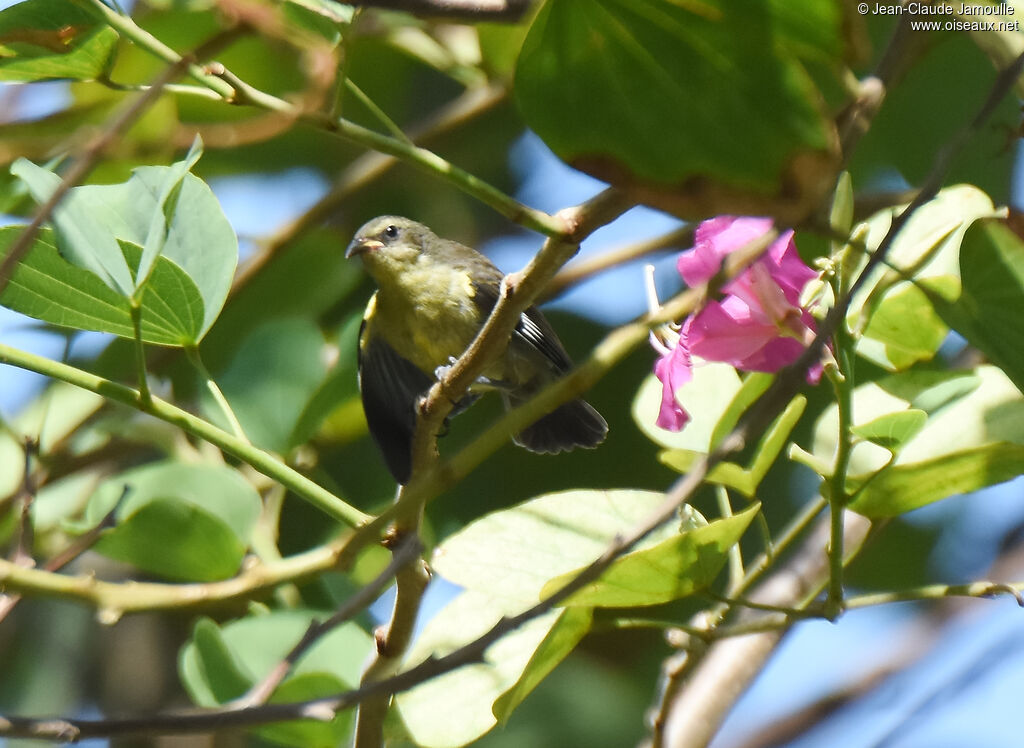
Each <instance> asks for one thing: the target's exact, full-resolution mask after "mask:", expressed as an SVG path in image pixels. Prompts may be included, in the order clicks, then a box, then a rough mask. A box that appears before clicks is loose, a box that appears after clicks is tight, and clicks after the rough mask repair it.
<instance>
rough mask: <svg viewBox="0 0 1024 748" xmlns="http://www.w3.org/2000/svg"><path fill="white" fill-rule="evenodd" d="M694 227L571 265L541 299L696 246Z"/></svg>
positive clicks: (555, 279) (567, 266) (618, 248)
mask: <svg viewBox="0 0 1024 748" xmlns="http://www.w3.org/2000/svg"><path fill="white" fill-rule="evenodd" d="M693 232H694V228H693V227H692V226H680V227H679V228H677V229H673V230H672V231H669V232H668V233H666V234H662V235H661V236H655V237H652V238H650V239H645V240H643V241H639V242H632V243H630V244H626V245H623V246H621V247H616V248H615V249H611V250H609V251H607V252H602V253H601V254H599V255H597V256H595V257H590V258H588V259H585V260H578V261H576V262H572V263H570V264H569V265H566V267H565V268H564V269H563V270H561V271H560V272H559V273H558V275H556V276H555V277H554V278H553V279H552V280H551V282H550V283H549V284H548V285H547V288H545V289H544V294H543V296H542V297H541V298H542V299H549V298H553V297H555V296H558V295H559V294H560V293H562V292H563V291H564V290H565V289H567V288H568V287H569V286H574V285H576V284H577V283H581V282H583V281H585V280H587V279H588V278H590V277H591V276H593V275H597V274H598V273H602V272H604V271H605V270H609V269H611V268H613V267H617V266H619V265H623V264H625V263H627V262H632V261H633V260H638V259H640V258H642V257H646V256H647V255H650V254H654V253H655V252H661V251H663V250H666V249H673V248H675V249H682V248H684V247H689V246H692V245H693Z"/></svg>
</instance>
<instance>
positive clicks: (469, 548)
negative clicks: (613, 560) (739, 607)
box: [432, 491, 703, 603]
mask: <svg viewBox="0 0 1024 748" xmlns="http://www.w3.org/2000/svg"><path fill="white" fill-rule="evenodd" d="M662 501H664V495H663V494H661V493H658V492H654V491H564V492H562V493H553V494H548V495H546V496H540V497H538V498H535V499H531V500H530V501H526V502H524V503H522V504H519V505H518V506H515V507H512V508H511V509H505V510H502V511H498V512H493V513H491V514H488V515H486V516H484V517H481V518H480V519H478V520H476V521H475V522H471V523H470V524H469V525H467V526H466V527H464V528H463V529H462V530H460V531H459V532H457V533H455V534H454V535H452V536H451V537H449V538H447V539H446V540H445V541H444V542H443V543H441V545H440V546H438V548H437V550H436V551H435V553H434V557H433V560H432V564H433V567H434V569H435V570H436V571H437V572H438V573H439V574H441V575H442V576H443V577H445V578H446V579H449V580H451V581H453V582H455V583H456V584H459V585H461V586H463V587H466V588H469V589H473V590H477V591H480V592H486V593H488V594H490V595H499V596H501V597H502V598H505V599H509V600H514V601H516V602H522V603H534V602H537V600H538V599H540V594H541V589H542V588H543V587H544V585H545V584H546V583H547V581H548V580H549V579H552V578H553V577H557V576H560V575H562V574H564V573H566V572H568V571H571V570H573V569H578V568H579V567H581V566H584V565H586V564H588V563H590V562H591V561H593V560H594V559H595V558H597V557H598V556H599V555H600V554H601V553H602V552H603V551H604V550H605V548H606V547H607V546H608V544H609V543H610V542H611V541H612V539H613V538H614V537H615V536H616V535H618V534H621V533H624V532H627V531H629V530H630V529H632V528H633V527H635V526H636V525H637V524H638V523H640V522H642V521H644V520H645V519H647V518H648V517H649V516H650V513H651V512H652V511H653V510H654V509H655V508H656V507H657V506H658V505H659V504H660V503H661V502H662ZM684 512H685V516H686V518H687V520H686V521H687V523H688V526H697V525H699V524H700V523H702V522H703V520H702V519H700V516H699V515H698V514H697V513H696V512H695V511H693V510H691V509H689V507H684ZM678 529H679V526H678V524H677V525H675V526H667V527H662V528H659V529H658V530H656V531H655V532H654V533H652V534H651V536H650V537H649V538H648V539H647V540H646V541H645V543H644V546H648V545H652V544H654V543H657V542H659V541H661V540H664V539H665V538H669V537H672V536H674V535H675V534H676V533H677V532H678Z"/></svg>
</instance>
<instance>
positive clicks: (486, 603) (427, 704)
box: [395, 590, 590, 748]
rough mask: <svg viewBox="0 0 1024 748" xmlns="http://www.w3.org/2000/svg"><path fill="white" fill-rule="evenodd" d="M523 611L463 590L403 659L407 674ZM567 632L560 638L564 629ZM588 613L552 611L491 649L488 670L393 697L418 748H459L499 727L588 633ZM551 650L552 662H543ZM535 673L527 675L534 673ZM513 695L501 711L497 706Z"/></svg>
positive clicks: (471, 668) (477, 667)
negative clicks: (539, 678) (527, 692)
mask: <svg viewBox="0 0 1024 748" xmlns="http://www.w3.org/2000/svg"><path fill="white" fill-rule="evenodd" d="M523 607H524V606H523V604H522V603H519V602H514V601H510V600H509V599H508V598H506V597H498V596H496V595H493V594H491V593H488V592H484V591H477V590H466V591H464V592H463V593H462V594H460V595H459V596H458V597H456V598H455V599H454V600H452V601H451V602H450V603H448V605H446V606H445V607H444V608H443V609H442V610H441V612H439V613H438V614H437V615H436V616H434V617H433V618H432V619H431V620H430V621H429V622H428V623H427V625H426V626H425V627H424V629H423V632H422V633H421V634H420V635H419V636H418V637H417V639H416V641H415V642H414V643H413V646H412V648H411V650H410V651H409V653H408V654H407V655H406V658H405V663H406V667H412V666H414V665H416V664H418V663H419V662H422V661H423V660H424V659H426V658H427V657H429V656H431V655H433V656H435V657H439V656H443V655H445V654H447V653H449V652H451V651H453V650H455V649H457V648H458V647H460V646H462V645H463V644H466V643H468V642H471V641H473V640H474V639H476V638H478V637H479V636H480V635H481V634H483V633H485V632H486V631H488V630H489V629H491V628H492V627H493V626H494V625H495V624H496V623H497V622H498V621H500V620H501V619H502V617H504V616H506V615H513V614H515V613H519V612H521V610H522V608H523ZM562 621H566V622H567V623H565V624H564V625H565V629H564V630H563V631H562V632H561V633H559V632H558V631H557V629H558V627H559V624H560V622H562ZM589 622H590V617H589V615H587V613H583V614H580V613H576V612H571V611H570V610H568V609H561V610H551V611H549V612H547V613H545V614H544V615H541V616H538V617H537V618H534V619H533V620H531V621H529V622H527V623H526V624H524V625H523V626H521V627H520V628H518V629H516V630H515V631H514V632H512V633H511V634H509V635H508V636H505V637H502V638H501V639H500V640H499V641H497V642H495V643H494V644H493V645H491V647H489V648H488V650H487V652H486V654H485V659H484V662H482V663H479V664H473V665H467V666H465V667H461V668H459V669H457V670H454V671H452V672H449V673H445V674H444V675H441V676H439V677H437V678H432V679H430V680H429V681H426V682H425V683H422V684H421V685H419V686H416V687H415V688H413V689H411V690H409V691H406V692H405V693H400V694H398V695H397V696H396V697H395V701H396V703H397V704H398V710H399V713H400V714H401V716H402V721H403V722H404V723H405V726H406V729H407V730H408V731H409V734H410V735H411V736H412V738H413V740H414V741H415V743H416V744H417V745H422V746H431V747H432V748H443V747H446V746H462V745H465V744H467V743H469V742H472V741H473V740H476V739H477V738H478V737H480V736H481V735H483V734H484V733H486V732H487V731H488V730H490V729H491V728H493V727H494V726H495V725H496V724H497V723H498V718H497V717H496V716H495V714H496V713H499V714H500V715H501V716H502V718H506V717H507V716H508V712H509V711H510V709H511V708H512V707H514V706H515V705H516V704H517V703H518V700H521V698H522V697H523V696H525V690H528V688H530V687H532V681H533V680H534V679H535V678H536V677H537V676H538V675H541V674H543V673H544V672H546V671H547V670H550V669H551V668H553V667H554V666H555V664H557V660H555V659H554V657H556V656H557V657H558V658H561V657H564V656H565V654H567V653H568V651H569V650H571V649H572V647H573V646H574V645H575V643H576V641H578V640H579V637H582V635H583V634H584V633H586V629H587V627H588V626H589ZM542 650H547V656H545V655H542V654H541V652H542ZM531 663H532V664H533V667H534V668H535V670H533V672H532V673H529V674H528V673H527V671H528V669H529V668H530V667H531ZM511 689H514V690H515V693H514V694H513V695H511V696H509V697H508V699H507V700H506V701H505V702H502V703H501V705H497V704H496V702H497V701H498V699H499V698H500V697H501V696H502V694H504V693H505V692H507V691H510V690H511Z"/></svg>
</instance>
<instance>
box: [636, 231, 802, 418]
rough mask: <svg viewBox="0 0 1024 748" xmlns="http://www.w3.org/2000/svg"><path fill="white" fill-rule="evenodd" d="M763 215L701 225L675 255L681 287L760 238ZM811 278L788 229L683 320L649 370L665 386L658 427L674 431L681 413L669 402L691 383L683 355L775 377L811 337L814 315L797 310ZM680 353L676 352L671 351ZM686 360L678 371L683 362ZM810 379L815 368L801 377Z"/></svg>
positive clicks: (708, 275)
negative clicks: (717, 296)
mask: <svg viewBox="0 0 1024 748" xmlns="http://www.w3.org/2000/svg"><path fill="white" fill-rule="evenodd" d="M771 228H772V221H771V219H769V218H745V217H735V216H719V217H718V218H712V219H710V220H707V221H704V222H703V223H702V224H701V225H700V226H699V227H698V228H697V233H696V246H695V247H694V248H693V249H691V250H689V251H687V252H683V253H682V254H681V255H680V256H679V260H678V263H677V266H678V268H679V273H680V275H682V276H683V280H685V281H686V283H687V285H689V286H695V285H699V284H701V283H705V282H707V281H708V280H710V279H711V278H712V277H714V275H715V274H716V273H718V271H719V270H720V268H721V266H722V261H723V260H724V259H725V258H726V256H728V255H729V253H731V252H734V251H736V250H737V249H740V248H741V247H743V246H745V245H747V244H749V243H750V242H752V241H754V240H756V239H757V238H758V237H761V236H763V235H764V234H765V233H767V232H768V231H769V230H771ZM815 277H817V273H815V272H814V270H812V269H811V268H809V267H807V265H805V264H804V262H803V260H801V259H800V255H799V254H797V251H796V245H795V244H794V242H793V232H792V231H787V232H785V233H783V234H782V235H780V236H779V238H778V239H776V240H775V241H774V242H772V244H771V245H770V246H769V247H768V249H767V250H766V251H765V253H764V254H763V255H761V257H760V258H758V259H757V260H756V261H754V262H753V263H752V264H751V265H750V267H748V268H747V269H746V270H744V271H743V272H741V273H740V274H739V275H738V276H736V277H735V278H733V279H732V280H731V281H729V282H728V283H727V284H726V285H725V286H724V287H723V288H722V293H723V294H724V297H723V299H722V300H721V301H709V302H707V303H706V304H705V305H704V307H703V308H702V309H700V310H699V311H698V312H697V313H696V314H694V315H693V316H692V317H690V318H689V319H687V320H686V322H685V323H684V325H683V328H682V330H681V331H680V338H679V342H678V344H677V345H676V348H675V349H674V350H669V349H668V348H665V346H660V347H661V348H665V350H664V351H661V352H662V357H661V359H660V360H659V361H658V363H657V365H656V366H655V374H657V376H658V378H659V379H661V381H662V384H663V386H664V394H663V397H662V406H661V411H660V412H659V414H658V425H659V426H662V427H663V428H667V429H669V430H673V431H678V430H679V429H681V428H682V427H683V425H685V423H686V421H687V420H688V418H689V417H688V416H686V417H685V418H682V419H680V418H679V415H678V413H679V412H682V413H683V415H684V416H685V411H683V410H682V408H681V407H680V406H679V404H678V403H677V402H675V394H674V393H675V388H676V387H678V386H679V385H680V384H682V383H683V382H685V381H689V379H690V378H691V370H690V354H693V355H696V356H699V357H701V358H703V359H705V360H706V361H721V362H723V363H727V364H730V365H732V366H734V367H736V368H737V369H742V370H744V371H764V372H774V371H778V370H779V369H782V368H783V367H786V366H789V365H790V364H792V363H793V362H794V361H796V360H797V359H798V358H799V357H800V354H801V353H803V351H804V348H805V347H806V346H807V344H808V343H809V342H810V341H811V339H813V337H814V318H813V317H812V316H811V314H810V313H809V312H808V311H807V310H806V309H804V308H803V307H801V306H800V295H801V293H802V292H803V290H804V286H806V285H807V283H808V282H809V281H810V280H812V279H813V278H815ZM679 349H684V352H683V353H682V354H677V353H676V352H677V351H678V350H679ZM683 358H685V373H684V372H683V363H682V359H683ZM807 377H808V380H809V381H811V382H817V381H818V379H819V378H820V377H821V366H820V365H818V366H815V367H814V368H812V369H811V370H810V371H809V372H808V375H807Z"/></svg>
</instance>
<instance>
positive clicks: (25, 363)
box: [0, 343, 373, 527]
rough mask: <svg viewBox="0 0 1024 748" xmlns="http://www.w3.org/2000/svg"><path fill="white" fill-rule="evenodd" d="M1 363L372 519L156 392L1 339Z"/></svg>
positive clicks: (360, 519)
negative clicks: (168, 427) (119, 408)
mask: <svg viewBox="0 0 1024 748" xmlns="http://www.w3.org/2000/svg"><path fill="white" fill-rule="evenodd" d="M0 363H2V364H10V365H11V366H17V367H18V368H20V369H26V370H28V371H34V372H36V373H38V374H42V375H44V376H47V377H50V378H51V379H59V380H61V381H64V382H67V383H68V384H72V385H74V386H75V387H81V388H82V389H84V390H89V391H90V392H95V393H96V394H98V395H102V396H103V397H105V398H107V399H109V400H114V401H116V402H119V403H123V404H124V405H128V406H130V407H132V408H135V409H136V410H139V411H142V412H143V413H147V414H149V415H151V416H153V417H155V418H159V419H160V420H162V421H166V422H168V423H170V424H173V425H175V426H177V427H178V428H180V429H181V430H182V431H185V432H187V433H189V434H192V435H193V436H197V437H199V438H200V439H203V440H205V441H208V442H209V443H210V444H213V445H214V446H217V447H219V448H220V449H222V450H224V451H225V452H227V453H228V454H230V455H233V456H235V457H237V458H238V459H240V460H242V461H243V462H245V463H247V464H249V465H251V466H252V467H254V468H255V469H256V470H258V471H259V472H261V473H263V474H264V475H266V476H267V477H268V478H272V479H273V480H275V481H277V482H278V483H280V484H282V485H283V486H285V487H286V488H288V489H289V490H290V491H292V492H293V493H295V494H296V495H298V496H299V497H301V498H303V499H305V500H306V501H308V502H309V503H310V504H312V505H313V506H315V507H317V508H318V509H320V510H321V511H323V512H325V513H327V514H328V515H330V516H331V517H334V518H335V519H337V520H339V521H341V522H344V523H345V524H347V525H350V526H352V527H359V526H362V525H365V524H366V523H368V522H370V521H371V520H372V519H373V517H371V515H369V514H366V513H364V512H361V511H360V510H358V509H356V508H355V507H354V506H352V505H351V504H348V503H346V502H345V501H343V500H342V499H340V498H339V497H337V496H335V495H334V494H332V493H331V492H330V491H328V490H327V489H325V488H323V487H322V486H320V485H318V484H317V483H315V482H313V481H311V480H310V479H309V478H307V477H306V476H304V475H302V474H301V473H299V472H298V471H296V470H293V469H292V468H290V467H288V466H287V465H285V464H284V463H283V462H281V461H280V460H279V459H277V458H276V457H274V456H273V455H271V454H270V453H268V452H264V451H263V450H262V449H258V448H256V447H254V446H252V445H251V444H248V443H247V442H245V441H243V440H241V439H239V438H237V437H236V436H234V435H232V434H229V433H228V432H226V431H224V430H223V429H219V428H217V427H216V426H214V425H213V424H211V423H209V422H208V421H204V420H203V419H202V418H198V417H197V416H194V415H192V414H191V413H189V412H188V411H185V410H182V409H181V408H178V407H176V406H174V405H171V404H170V403H168V402H167V401H166V400H162V399H160V398H158V397H156V396H151V397H150V398H148V399H146V400H143V398H142V397H141V395H140V393H139V391H138V390H135V389H132V388H131V387H126V386H125V385H123V384H118V383H117V382H112V381H111V380H109V379H104V378H103V377H98V376H96V375H95V374H90V373H89V372H86V371H82V370H81V369H76V368H75V367H73V366H68V365H67V364H63V363H60V362H58V361H52V360H50V359H48V358H44V357H42V356H37V355H35V354H32V353H28V352H26V351H20V350H18V349H17V348H12V347H10V346H8V345H4V344H3V343H0Z"/></svg>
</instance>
